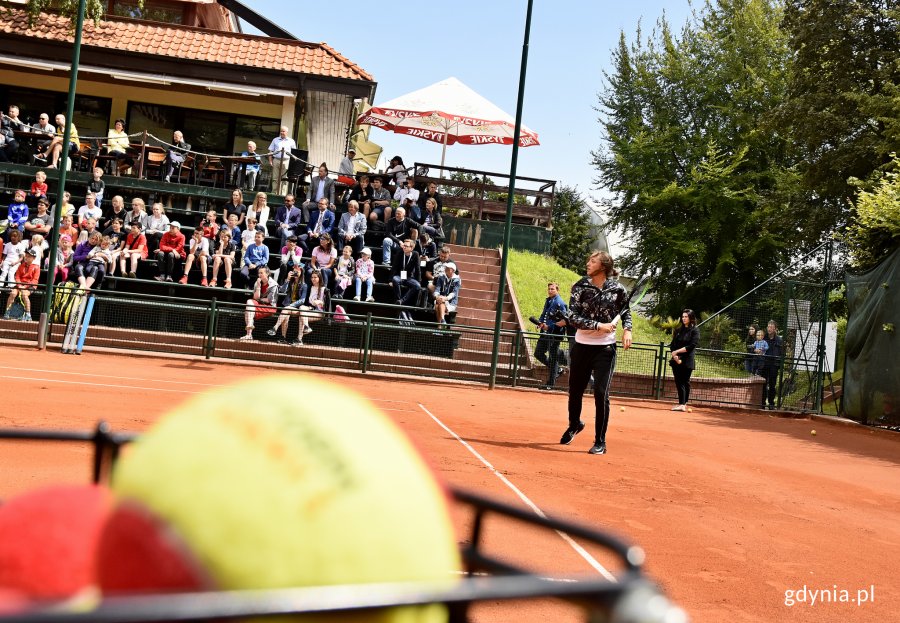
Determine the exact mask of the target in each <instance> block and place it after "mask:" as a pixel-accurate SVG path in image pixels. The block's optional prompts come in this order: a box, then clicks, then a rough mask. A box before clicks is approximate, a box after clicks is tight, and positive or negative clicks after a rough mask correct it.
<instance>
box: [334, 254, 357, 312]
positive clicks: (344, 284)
mask: <svg viewBox="0 0 900 623" xmlns="http://www.w3.org/2000/svg"><path fill="white" fill-rule="evenodd" d="M350 251H351V249H350V245H347V246H345V247H344V251H343V253H341V257H340V258H338V261H337V271H336V273H335V277H334V298H339V299H342V298H344V293H345V292H346V291H347V288H349V287H350V284H351V283H353V273H354V272H356V262H354V261H353V255H352V254H351V252H350Z"/></svg>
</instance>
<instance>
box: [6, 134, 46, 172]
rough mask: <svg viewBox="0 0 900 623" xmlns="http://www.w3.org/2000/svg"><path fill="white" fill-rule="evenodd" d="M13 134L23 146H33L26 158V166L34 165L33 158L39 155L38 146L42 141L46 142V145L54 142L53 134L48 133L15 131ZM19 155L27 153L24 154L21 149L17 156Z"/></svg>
mask: <svg viewBox="0 0 900 623" xmlns="http://www.w3.org/2000/svg"><path fill="white" fill-rule="evenodd" d="M13 134H14V135H15V137H16V138H17V139H19V140H20V141H21V142H22V143H23V144H25V145H30V146H31V149H29V150H28V151H27V154H28V155H27V158H26V161H25V162H24V164H31V163H32V156H34V155H35V154H37V148H38V144H39V143H40V142H41V141H46V143H47V144H48V145H49V144H50V141H52V140H53V134H47V133H46V132H35V131H33V130H13ZM19 153H25V152H23V150H22V149H21V147H20V148H19V151H18V152H17V155H18V154H19Z"/></svg>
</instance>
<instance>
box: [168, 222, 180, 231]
mask: <svg viewBox="0 0 900 623" xmlns="http://www.w3.org/2000/svg"><path fill="white" fill-rule="evenodd" d="M169 227H177V228H178V229H181V223H179V222H178V221H172V222H171V223H169Z"/></svg>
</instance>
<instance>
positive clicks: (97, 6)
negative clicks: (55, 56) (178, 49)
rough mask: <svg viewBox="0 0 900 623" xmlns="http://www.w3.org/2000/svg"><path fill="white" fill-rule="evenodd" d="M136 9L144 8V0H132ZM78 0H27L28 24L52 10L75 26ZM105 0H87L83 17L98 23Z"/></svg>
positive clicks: (103, 11)
mask: <svg viewBox="0 0 900 623" xmlns="http://www.w3.org/2000/svg"><path fill="white" fill-rule="evenodd" d="M133 4H135V5H136V6H137V8H138V9H143V8H144V0H133ZM78 5H79V2H78V0H28V4H27V10H28V25H29V26H34V25H35V24H36V23H37V20H38V18H39V17H40V15H41V13H48V12H51V11H52V12H54V13H59V14H60V15H64V16H65V17H68V18H69V19H71V20H72V28H73V29H74V28H75V18H76V17H77V15H78ZM106 5H107V3H106V2H105V0H87V3H86V4H85V12H84V19H85V21H87V20H92V21H93V22H94V24H99V23H100V20H101V19H102V18H103V16H104V14H105V13H106Z"/></svg>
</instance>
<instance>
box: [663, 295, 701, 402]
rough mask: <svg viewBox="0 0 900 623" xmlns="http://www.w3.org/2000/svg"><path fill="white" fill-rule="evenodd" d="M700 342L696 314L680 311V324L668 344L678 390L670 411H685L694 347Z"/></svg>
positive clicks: (689, 388)
mask: <svg viewBox="0 0 900 623" xmlns="http://www.w3.org/2000/svg"><path fill="white" fill-rule="evenodd" d="M698 342H700V330H699V329H698V328H697V316H696V315H695V314H694V310H692V309H685V310H683V311H682V312H681V326H680V327H678V328H677V329H675V331H674V332H673V333H672V343H671V344H669V350H670V351H671V352H670V353H669V355H670V357H671V359H669V365H670V366H672V374H673V375H674V376H675V388H676V389H677V390H678V404H677V405H675V406H674V407H672V411H686V410H687V402H688V398H690V397H691V373H692V372H693V371H694V349H695V348H697V343H698Z"/></svg>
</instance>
